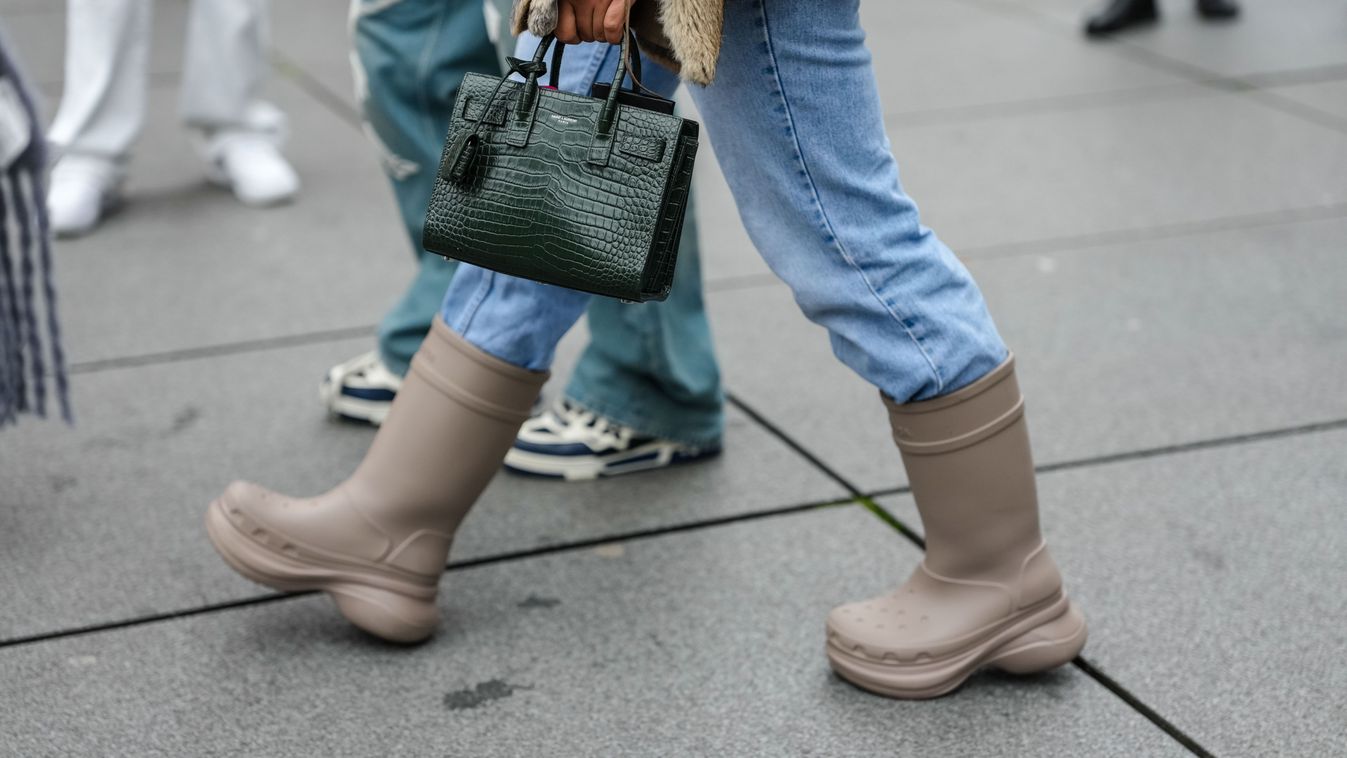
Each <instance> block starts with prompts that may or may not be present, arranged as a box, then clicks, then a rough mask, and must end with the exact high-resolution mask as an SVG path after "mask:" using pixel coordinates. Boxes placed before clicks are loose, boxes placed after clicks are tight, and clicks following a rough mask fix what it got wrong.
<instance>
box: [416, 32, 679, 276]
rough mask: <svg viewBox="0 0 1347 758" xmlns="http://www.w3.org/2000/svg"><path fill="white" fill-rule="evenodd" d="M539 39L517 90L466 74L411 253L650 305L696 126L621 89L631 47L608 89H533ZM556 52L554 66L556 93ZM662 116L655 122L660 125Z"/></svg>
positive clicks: (674, 225)
mask: <svg viewBox="0 0 1347 758" xmlns="http://www.w3.org/2000/svg"><path fill="white" fill-rule="evenodd" d="M552 40H553V37H552V36H551V35H548V36H547V37H546V38H545V39H543V41H542V44H540V45H539V46H538V51H537V52H536V53H535V54H534V56H533V60H531V61H524V60H519V59H517V58H511V59H509V61H510V70H511V72H512V73H513V72H517V73H519V74H520V75H521V76H523V77H524V81H523V82H518V81H514V80H511V79H508V78H500V77H494V76H485V75H482V74H468V75H467V76H465V77H464V78H463V85H462V86H461V87H460V88H459V91H458V100H457V101H456V102H455V104H454V113H453V118H452V120H451V122H450V125H449V134H448V137H447V138H446V140H445V147H444V154H443V156H442V157H441V159H440V167H439V173H438V176H437V177H436V179H435V189H434V191H433V192H432V194H431V197H430V206H429V207H428V208H427V210H426V222H425V228H424V229H423V231H422V243H423V244H424V246H425V248H426V249H427V250H429V251H431V252H434V253H438V254H440V255H443V256H445V257H447V258H454V259H456V260H460V261H465V262H467V263H471V264H473V265H475V266H481V267H483V268H488V269H491V270H493V271H499V272H501V273H504V274H509V275H511V276H518V277H523V278H526V279H533V280H536V281H540V282H545V283H547V284H556V285H560V286H562V287H569V288H571V289H577V290H583V291H585V292H592V293H595V294H598V295H607V296H609V297H615V298H620V299H622V300H629V301H635V302H643V301H646V300H663V299H664V298H666V297H668V295H669V288H670V286H671V285H672V283H673V275H674V264H675V261H676V260H677V255H678V241H679V238H680V237H681V235H682V231H683V216H684V214H685V212H686V209H687V200H688V189H689V187H690V186H691V184H692V165H693V161H694V160H695V158H696V156H697V136H698V132H699V127H698V125H697V122H695V121H691V120H688V119H684V118H679V117H677V116H674V115H673V114H672V104H670V105H669V107H668V108H667V109H665V108H660V107H659V106H658V104H656V105H655V106H654V107H653V108H652V106H651V103H652V102H655V101H657V102H660V103H668V102H669V101H667V100H663V99H662V98H658V97H655V98H651V97H649V96H646V95H642V94H640V93H638V92H636V91H635V89H636V84H635V82H636V80H637V79H638V78H639V73H636V75H635V76H634V77H633V86H632V89H622V83H623V80H624V79H625V78H626V74H627V61H628V60H634V61H639V57H638V56H637V53H638V51H637V50H636V49H633V47H634V45H635V44H636V43H635V42H634V41H633V35H631V34H628V35H627V37H626V38H625V39H624V40H623V42H622V57H621V58H620V60H619V62H618V66H617V73H616V75H615V76H614V77H613V83H612V84H611V85H610V86H608V87H606V88H604V87H602V86H598V87H596V88H595V91H596V93H602V94H603V95H604V97H602V98H598V97H586V96H583V95H575V94H570V93H566V92H560V91H557V90H555V89H552V88H547V87H540V86H539V85H538V78H539V77H540V76H542V75H543V74H544V73H546V72H547V70H548V66H547V65H546V64H545V63H544V62H543V57H544V55H545V54H546V52H547V47H548V45H549V43H550V42H551V41H552ZM562 49H563V45H562V43H560V42H558V43H557V49H556V52H554V54H553V65H552V67H551V68H552V73H551V80H550V81H551V82H552V83H555V81H556V76H557V70H556V69H557V67H558V65H559V63H560V57H561V55H560V53H561V50H562ZM661 111H665V112H661Z"/></svg>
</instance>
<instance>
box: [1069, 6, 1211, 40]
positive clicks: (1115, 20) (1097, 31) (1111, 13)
mask: <svg viewBox="0 0 1347 758" xmlns="http://www.w3.org/2000/svg"><path fill="white" fill-rule="evenodd" d="M1209 1H1210V2H1220V0H1198V5H1199V6H1201V5H1206V4H1207V3H1208V2H1209ZM1227 1H1228V0H1227ZM1158 18H1160V10H1159V9H1158V8H1156V7H1155V0H1112V2H1110V3H1109V4H1108V7H1107V8H1104V9H1103V10H1102V11H1099V12H1098V13H1096V14H1095V15H1094V16H1092V17H1091V18H1090V20H1089V22H1087V23H1086V24H1085V33H1086V34H1088V35H1090V36H1091V37H1096V36H1099V35H1101V34H1112V33H1113V32H1119V31H1122V30H1123V29H1126V28H1128V27H1132V26H1139V25H1141V24H1149V23H1154V21H1155V20H1156V19H1158Z"/></svg>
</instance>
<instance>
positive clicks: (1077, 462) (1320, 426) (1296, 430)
mask: <svg viewBox="0 0 1347 758" xmlns="http://www.w3.org/2000/svg"><path fill="white" fill-rule="evenodd" d="M1343 429H1347V418H1339V419H1332V420H1329V421H1316V422H1314V423H1310V424H1300V425H1297V426H1285V427H1279V428H1276V429H1264V430H1262V431H1258V432H1248V433H1246V434H1232V435H1229V436H1226V437H1211V438H1208V439H1204V440H1193V441H1191V442H1180V443H1177V444H1174V445H1162V446H1160V447H1148V448H1142V449H1140V450H1128V451H1125V452H1121V453H1109V454H1107V455H1096V456H1091V457H1089V458H1077V459H1074V460H1068V461H1058V462H1056V463H1044V464H1041V465H1038V466H1035V467H1034V473H1036V474H1051V473H1054V472H1057V471H1070V470H1072V469H1080V468H1091V467H1094V466H1107V465H1110V464H1114V463H1127V462H1130V461H1144V460H1147V459H1150V458H1164V457H1167V456H1170V455H1180V454H1183V453H1192V452H1197V451H1199V450H1217V449H1220V448H1224V447H1234V446H1236V445H1250V444H1254V443H1258V442H1267V441H1269V440H1279V439H1285V438H1287V437H1301V436H1304V435H1309V434H1324V433H1327V432H1336V431H1341V430H1343ZM908 492H911V489H910V488H909V487H888V488H884V489H878V490H874V491H872V492H871V493H870V496H871V497H888V496H890V495H904V494H907V493H908Z"/></svg>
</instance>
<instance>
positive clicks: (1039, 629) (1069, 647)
mask: <svg viewBox="0 0 1347 758" xmlns="http://www.w3.org/2000/svg"><path fill="white" fill-rule="evenodd" d="M1087 636H1088V629H1087V627H1086V624H1085V616H1084V615H1083V614H1082V613H1081V612H1080V610H1079V609H1078V608H1077V607H1076V605H1075V604H1074V603H1072V602H1071V601H1070V600H1068V599H1067V598H1066V597H1065V596H1063V597H1062V598H1060V600H1059V601H1058V602H1056V603H1053V604H1052V605H1050V606H1048V607H1047V608H1044V609H1041V610H1038V611H1036V612H1033V613H1030V614H1027V615H1026V616H1025V617H1023V618H1021V619H1018V620H1015V621H1013V622H1012V623H1010V624H1007V625H1006V626H1005V627H1004V628H1003V629H1002V630H1001V631H999V632H997V633H995V634H993V635H992V636H990V637H988V638H987V639H986V640H984V641H982V642H980V643H978V644H977V645H975V646H973V647H970V648H969V649H967V650H965V651H963V652H961V653H958V654H956V655H954V656H950V657H947V658H944V659H942V660H939V661H933V662H922V663H908V664H903V663H890V662H881V661H877V660H874V659H873V658H869V657H866V656H862V655H858V654H857V653H855V652H853V651H849V650H846V649H845V648H844V647H843V646H842V645H840V644H838V643H837V642H836V640H835V639H833V638H832V636H831V635H829V640H828V645H827V649H828V662H829V663H830V664H831V665H832V668H833V671H835V672H837V675H838V676H840V677H842V678H843V679H845V680H847V681H848V682H851V683H852V684H854V685H856V686H857V687H860V688H861V689H864V690H868V691H870V692H873V693H876V694H879V695H885V696H887V697H892V698H900V699H904V700H925V699H928V698H934V697H940V696H941V695H945V694H948V693H949V692H951V691H953V690H954V689H956V688H958V687H959V685H961V684H963V683H964V682H965V681H967V679H968V677H970V676H972V675H973V672H975V671H977V670H978V669H979V668H981V667H983V666H994V667H996V668H998V669H1001V670H1002V671H1007V672H1010V673H1013V674H1032V673H1036V672H1039V671H1047V670H1049V669H1054V668H1057V667H1058V666H1061V665H1063V664H1066V663H1068V662H1070V661H1071V660H1072V659H1073V658H1075V657H1076V656H1077V655H1079V654H1080V651H1081V649H1082V648H1084V647H1085V639H1086V637H1087Z"/></svg>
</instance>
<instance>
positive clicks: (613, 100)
mask: <svg viewBox="0 0 1347 758" xmlns="http://www.w3.org/2000/svg"><path fill="white" fill-rule="evenodd" d="M623 31H625V32H626V34H625V35H623V37H622V54H621V56H620V57H619V58H618V59H617V70H616V71H615V72H613V83H612V84H611V85H610V86H609V87H608V97H607V98H605V99H604V103H603V109H602V111H600V113H599V118H598V123H597V124H596V125H595V129H594V140H593V142H591V143H590V147H589V155H588V156H587V157H586V158H585V161H586V162H587V163H590V164H593V165H596V166H607V165H608V157H609V155H610V154H611V153H612V146H613V132H614V131H615V126H616V124H617V112H618V107H619V106H618V102H617V95H618V92H619V91H620V90H621V88H622V82H623V81H624V80H625V79H626V78H627V61H628V60H630V59H631V46H632V45H633V44H637V43H636V40H635V37H636V35H635V34H632V32H631V28H630V27H629V26H624V27H623ZM554 41H556V35H555V34H548V35H547V36H545V37H543V38H542V40H540V41H539V43H538V49H537V50H536V51H535V52H534V53H533V59H532V60H528V61H526V60H522V59H520V58H506V59H505V60H506V62H508V63H509V64H510V71H509V73H507V74H506V75H505V76H502V77H501V78H500V81H499V82H497V84H496V88H495V89H493V90H492V91H491V96H490V97H488V98H487V101H486V107H485V110H483V111H482V113H484V114H485V113H490V112H491V111H492V110H494V109H495V107H496V98H497V97H499V96H500V91H501V89H503V88H504V87H505V83H506V82H508V81H509V80H510V78H509V74H513V73H518V74H522V75H523V76H524V86H523V87H521V88H520V91H519V98H518V99H517V100H516V101H515V107H514V119H513V123H512V124H511V125H510V127H509V132H508V135H509V136H507V138H506V141H507V142H508V143H510V144H513V145H515V146H517V147H524V146H525V145H526V144H527V141H528V133H529V130H530V129H531V128H532V126H533V118H534V115H535V113H536V110H537V105H538V77H539V76H542V75H543V74H544V73H546V72H547V64H546V63H543V57H544V56H545V55H546V54H547V47H548V45H550V44H551V43H552V42H554ZM564 46H565V44H564V43H562V42H557V49H558V51H560V49H561V48H563V47H564ZM638 50H639V48H638ZM636 60H637V61H639V60H640V57H639V53H638V56H637V58H636ZM556 62H557V63H560V56H559V55H558V56H557V60H556ZM635 65H636V66H639V65H640V63H639V62H638V63H636V64H635ZM555 77H556V70H555V69H553V72H552V78H551V81H553V82H555ZM633 81H635V79H634V78H633ZM633 90H634V85H633ZM488 120H489V119H486V118H482V119H479V120H478V121H477V125H476V126H475V127H473V128H472V129H471V130H470V131H465V132H463V133H462V134H461V135H459V137H458V138H457V139H455V140H454V144H453V145H452V146H451V149H450V150H449V151H448V152H447V154H446V156H445V158H446V159H447V161H448V163H447V165H448V167H449V170H448V171H447V172H446V177H447V178H448V179H450V180H451V181H453V182H456V183H461V182H464V181H466V180H467V178H468V177H469V176H470V175H471V173H472V165H473V163H474V161H475V160H476V158H477V155H478V154H479V152H480V150H481V142H482V130H483V129H485V128H486V125H487V122H488Z"/></svg>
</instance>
